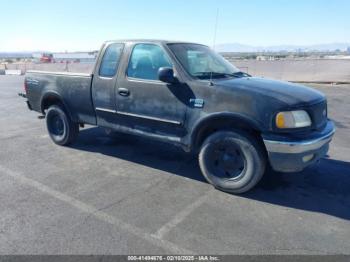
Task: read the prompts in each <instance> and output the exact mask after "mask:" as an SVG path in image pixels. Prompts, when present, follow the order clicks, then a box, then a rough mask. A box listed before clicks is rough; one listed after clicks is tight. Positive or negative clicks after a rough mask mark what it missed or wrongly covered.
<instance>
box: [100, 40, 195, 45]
mask: <svg viewBox="0 0 350 262" xmlns="http://www.w3.org/2000/svg"><path fill="white" fill-rule="evenodd" d="M111 42H112V43H156V44H174V43H176V44H179V43H184V44H199V43H193V42H186V41H176V40H175V41H172V40H164V39H117V40H109V41H106V42H105V43H111Z"/></svg>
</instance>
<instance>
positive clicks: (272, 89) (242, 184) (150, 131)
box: [22, 40, 335, 193]
mask: <svg viewBox="0 0 350 262" xmlns="http://www.w3.org/2000/svg"><path fill="white" fill-rule="evenodd" d="M24 87H25V94H22V95H23V96H25V97H26V98H27V105H28V107H29V109H31V110H34V111H37V112H40V113H41V114H43V116H45V118H46V125H47V130H48V133H49V135H50V137H51V139H52V140H53V142H54V143H56V144H58V145H69V144H70V143H73V142H74V140H75V139H76V138H77V135H78V133H79V128H83V127H84V125H85V124H88V125H95V126H101V127H104V128H106V130H112V131H113V132H122V133H128V134H134V135H138V136H142V137H143V138H144V139H156V140H160V141H163V142H168V143H171V144H175V145H178V146H180V147H181V148H183V149H184V150H185V151H186V152H192V153H195V154H196V155H198V159H199V166H200V169H201V172H202V174H203V175H204V177H205V178H206V179H207V181H208V182H209V183H211V184H212V185H213V186H214V187H215V188H217V189H219V190H223V191H226V192H230V193H243V192H246V191H248V190H250V189H252V188H253V187H254V186H255V185H256V184H257V183H258V182H259V180H260V179H261V178H262V176H263V174H264V173H265V170H266V169H267V168H272V169H273V170H276V171H280V172H298V171H301V170H303V169H304V168H306V167H307V166H309V165H311V164H314V163H315V162H317V161H318V160H319V159H320V158H322V157H323V156H325V154H326V153H327V151H328V148H329V142H330V141H331V139H332V136H333V134H334V132H335V128H334V124H333V123H332V121H330V120H329V119H328V117H327V101H326V98H325V96H324V95H323V94H321V93H320V92H318V91H316V90H313V89H311V88H308V87H305V86H302V85H297V84H292V83H289V82H281V81H274V80H269V79H265V78H258V77H252V76H250V75H248V74H247V73H244V72H241V71H240V70H239V69H238V68H236V67H235V66H234V65H232V64H231V63H229V62H228V61H226V60H225V59H224V58H223V57H222V56H220V55H219V54H217V53H216V52H214V51H213V50H211V49H210V48H209V47H207V46H204V45H201V44H196V43H186V42H171V41H163V40H123V41H108V42H105V43H104V44H103V45H102V48H101V50H100V52H99V55H98V57H97V61H96V64H95V67H94V69H93V72H92V74H80V73H60V72H41V71H28V72H27V73H26V76H25V83H24Z"/></svg>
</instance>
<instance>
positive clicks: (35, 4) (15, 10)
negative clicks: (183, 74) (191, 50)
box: [0, 0, 350, 51]
mask: <svg viewBox="0 0 350 262" xmlns="http://www.w3.org/2000/svg"><path fill="white" fill-rule="evenodd" d="M217 8H218V9H219V22H218V29H217V40H216V43H218V44H220V43H242V44H248V45H257V46H269V45H281V44H288V45H299V44H301V45H311V44H321V43H334V42H350V1H349V0H216V1H215V0H172V1H167V0H144V1H142V0H123V1H120V0H100V1H97V0H56V1H50V0H45V1H44V0H37V1H35V0H27V1H25V0H23V1H19V0H1V1H0V10H1V15H0V18H1V19H0V21H1V22H0V24H1V25H0V51H25V50H27V51H29V50H30V51H33V50H50V51H65V50H69V51H75V50H93V49H98V48H99V46H100V45H101V43H102V42H103V41H105V40H110V39H121V38H157V39H172V40H185V41H195V42H200V43H204V44H208V45H212V43H213V35H214V25H215V17H216V10H217Z"/></svg>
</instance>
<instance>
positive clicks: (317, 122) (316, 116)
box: [307, 100, 327, 129]
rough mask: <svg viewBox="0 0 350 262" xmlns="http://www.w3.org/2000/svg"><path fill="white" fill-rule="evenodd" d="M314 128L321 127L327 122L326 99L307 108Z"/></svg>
mask: <svg viewBox="0 0 350 262" xmlns="http://www.w3.org/2000/svg"><path fill="white" fill-rule="evenodd" d="M307 111H308V113H309V114H310V117H311V120H312V126H313V128H314V129H322V128H324V127H325V125H326V124H327V101H326V100H324V101H322V102H320V103H317V104H314V105H312V106H310V107H308V108H307Z"/></svg>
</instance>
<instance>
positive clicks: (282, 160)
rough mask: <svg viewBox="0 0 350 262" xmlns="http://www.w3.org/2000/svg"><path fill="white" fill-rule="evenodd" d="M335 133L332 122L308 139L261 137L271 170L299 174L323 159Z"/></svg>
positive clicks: (276, 136) (277, 136)
mask: <svg viewBox="0 0 350 262" xmlns="http://www.w3.org/2000/svg"><path fill="white" fill-rule="evenodd" d="M334 132H335V127H334V124H333V122H332V121H330V120H328V122H327V125H326V127H325V128H324V129H323V130H322V131H319V132H315V133H312V134H311V135H310V136H308V137H306V138H305V137H304V138H300V137H289V136H279V135H263V140H264V144H265V147H266V150H267V152H268V155H269V161H270V164H271V166H272V168H273V169H274V170H275V171H279V172H299V171H302V170H303V169H304V168H306V167H307V166H309V165H311V164H313V163H315V162H317V161H318V160H319V159H320V158H322V157H324V156H325V155H326V154H327V152H328V148H329V143H330V141H331V140H332V137H333V135H334Z"/></svg>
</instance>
